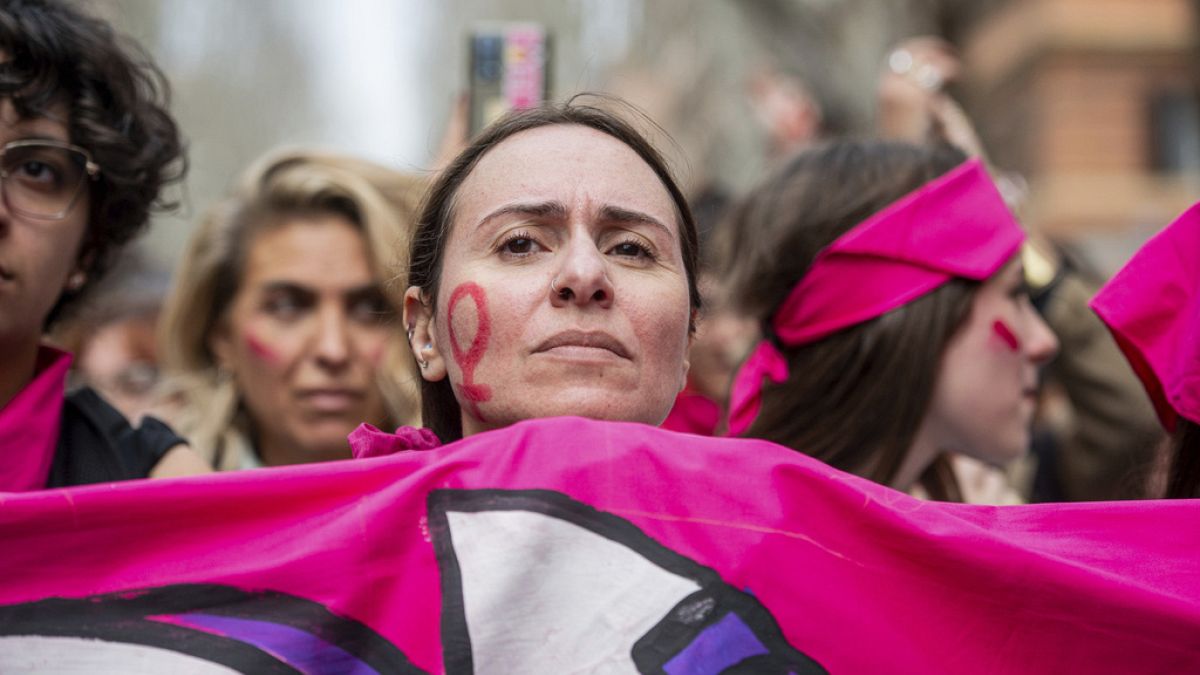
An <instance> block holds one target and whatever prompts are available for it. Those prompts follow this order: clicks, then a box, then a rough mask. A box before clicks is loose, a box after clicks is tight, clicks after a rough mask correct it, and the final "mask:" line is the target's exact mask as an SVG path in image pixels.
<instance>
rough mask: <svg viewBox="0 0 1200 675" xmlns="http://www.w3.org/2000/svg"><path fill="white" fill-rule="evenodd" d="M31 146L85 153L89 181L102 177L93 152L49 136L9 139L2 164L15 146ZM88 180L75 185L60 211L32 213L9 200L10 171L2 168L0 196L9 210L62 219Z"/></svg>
mask: <svg viewBox="0 0 1200 675" xmlns="http://www.w3.org/2000/svg"><path fill="white" fill-rule="evenodd" d="M30 146H42V147H52V148H61V149H63V150H70V151H72V152H78V153H79V154H81V155H83V159H84V164H83V168H84V171H85V173H86V175H87V179H88V181H95V180H96V179H97V178H99V177H100V165H99V164H97V163H96V162H95V160H93V159H92V153H90V152H88V151H87V150H86V149H84V148H81V147H79V146H78V145H74V144H72V143H66V142H64V141H56V140H53V139H49V138H37V139H34V138H27V139H23V140H19V141H9V142H8V143H5V144H4V145H3V146H0V166H3V160H4V155H6V154H7V153H8V151H9V150H11V149H13V148H28V147H30ZM88 181H82V180H81V181H79V184H78V185H76V186H75V194H73V195H71V199H70V201H68V202H67V205H66V206H65V207H63V210H61V211H59V212H58V213H55V214H51V215H46V214H43V213H30V212H29V211H26V210H24V209H19V208H17V207H15V206H13V205H12V204H11V203H10V202H9V199H8V173H7V172H6V171H4V170H3V169H2V168H0V197H3V199H4V206H5V207H6V208H8V210H10V211H12V212H14V213H19V214H20V215H22V216H24V217H26V218H33V219H35V220H62V219H64V218H66V217H67V215H68V214H70V213H71V210H72V209H74V208H75V203H76V202H78V201H79V195H80V193H82V192H83V186H84V183H86V182H88Z"/></svg>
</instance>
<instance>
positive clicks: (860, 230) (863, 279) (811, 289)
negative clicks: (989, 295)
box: [729, 159, 1025, 435]
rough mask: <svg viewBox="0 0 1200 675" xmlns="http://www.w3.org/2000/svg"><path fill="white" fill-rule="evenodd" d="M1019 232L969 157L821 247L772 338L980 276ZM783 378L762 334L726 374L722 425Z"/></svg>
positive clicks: (824, 328) (877, 310) (752, 410)
mask: <svg viewBox="0 0 1200 675" xmlns="http://www.w3.org/2000/svg"><path fill="white" fill-rule="evenodd" d="M1024 240H1025V233H1024V232H1023V231H1022V230H1021V226H1020V225H1019V224H1018V223H1017V221H1016V219H1014V218H1013V215H1012V213H1011V212H1010V211H1009V210H1008V207H1007V206H1006V205H1005V203H1004V199H1003V198H1002V197H1001V196H1000V192H999V191H998V190H997V189H996V186H995V184H994V183H993V182H992V180H991V178H990V177H989V176H988V173H987V169H986V168H984V166H983V163H982V162H981V161H979V160H978V159H973V160H969V161H967V162H965V163H963V164H962V165H961V166H959V167H957V168H955V169H954V170H953V171H950V172H949V173H947V174H945V175H944V176H941V177H940V178H937V179H936V180H933V181H931V182H929V183H927V184H926V185H925V186H923V187H921V188H920V189H918V190H916V191H914V192H912V193H910V194H908V195H907V196H905V197H903V198H901V199H900V200H898V201H897V202H895V203H894V204H891V205H889V206H888V207H887V208H885V209H883V210H882V211H880V212H878V213H876V214H875V215H873V216H871V217H870V218H868V219H867V220H865V221H863V222H862V223H860V224H858V225H856V226H855V227H853V228H852V229H851V230H849V231H848V232H846V233H845V234H843V235H842V236H841V237H838V239H837V240H835V241H834V242H833V243H831V244H830V245H829V246H827V247H825V249H823V250H822V251H821V252H820V253H819V254H817V257H816V259H814V260H813V263H812V266H811V267H810V268H809V270H808V272H807V273H806V274H805V275H804V277H803V278H801V279H800V282H799V283H797V284H796V286H795V287H794V288H792V291H791V292H790V293H789V294H788V297H787V299H786V300H784V302H783V305H781V306H780V308H779V311H778V312H776V313H775V315H774V316H773V317H772V318H771V327H772V329H773V331H774V333H775V336H776V338H778V340H779V342H781V343H782V344H784V345H787V346H790V347H796V346H800V345H804V344H808V343H810V342H815V341H817V340H820V339H821V338H824V337H826V336H829V335H832V334H833V333H836V332H838V331H840V330H842V329H844V328H848V327H850V326H853V325H855V324H859V323H862V322H863V321H867V320H870V319H874V318H875V317H878V316H882V315H883V314H886V313H887V312H889V311H891V310H893V309H895V308H897V307H900V306H902V305H905V304H907V303H909V302H912V301H913V300H915V299H917V298H919V297H921V296H922V295H925V294H926V293H928V292H930V291H932V290H934V289H935V288H937V287H939V286H941V285H942V284H944V283H946V282H947V281H950V280H951V279H953V278H956V277H958V278H964V279H974V280H976V281H983V280H985V279H987V278H988V277H990V276H992V275H993V274H995V273H996V272H997V271H998V270H999V269H1000V268H1001V267H1002V266H1003V265H1004V264H1005V263H1006V262H1008V261H1009V260H1010V259H1012V257H1013V256H1014V255H1016V254H1017V251H1018V249H1019V248H1020V246H1021V242H1023V241H1024ZM766 377H770V378H771V380H772V381H774V382H776V383H779V382H783V381H785V380H787V377H788V372H787V362H786V360H785V359H784V358H783V355H782V354H781V353H780V352H779V350H778V349H777V348H775V346H774V345H773V344H771V342H770V341H768V340H764V341H762V342H760V343H759V345H758V347H757V348H756V349H755V350H754V352H752V353H751V356H750V358H749V359H747V360H746V362H745V363H744V364H743V365H742V368H741V370H740V371H739V372H738V374H737V375H736V376H735V377H734V383H733V389H732V392H731V394H730V415H729V432H730V434H734V435H736V434H740V433H742V432H744V431H745V430H746V429H747V428H749V427H750V424H751V423H753V421H754V418H755V417H757V416H758V410H759V407H760V404H761V392H762V385H763V379H764V378H766Z"/></svg>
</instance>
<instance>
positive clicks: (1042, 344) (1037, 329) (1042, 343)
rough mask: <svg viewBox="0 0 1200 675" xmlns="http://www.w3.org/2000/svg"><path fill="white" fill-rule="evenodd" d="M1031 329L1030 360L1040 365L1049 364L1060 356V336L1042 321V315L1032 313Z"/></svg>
mask: <svg viewBox="0 0 1200 675" xmlns="http://www.w3.org/2000/svg"><path fill="white" fill-rule="evenodd" d="M1031 313H1032V320H1031V321H1030V324H1029V327H1030V331H1029V339H1028V341H1027V343H1026V344H1027V349H1026V351H1027V353H1028V354H1029V359H1030V360H1031V361H1033V362H1034V363H1036V364H1038V365H1044V364H1046V363H1049V362H1050V361H1051V360H1052V359H1053V358H1054V357H1055V355H1057V354H1058V336H1056V335H1055V334H1054V331H1053V330H1051V329H1050V326H1049V325H1047V324H1046V321H1045V320H1044V319H1042V315H1041V314H1038V313H1037V312H1036V311H1032V312H1031Z"/></svg>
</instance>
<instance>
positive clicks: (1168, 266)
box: [1091, 204, 1200, 431]
mask: <svg viewBox="0 0 1200 675" xmlns="http://www.w3.org/2000/svg"><path fill="white" fill-rule="evenodd" d="M1091 306H1092V309H1093V310H1094V311H1095V312H1096V314H1098V315H1099V316H1100V319H1101V320H1102V321H1104V323H1106V324H1108V328H1109V330H1110V331H1112V334H1113V336H1114V337H1115V338H1116V340H1117V344H1118V345H1120V347H1121V351H1123V352H1124V353H1125V358H1127V359H1129V363H1130V364H1131V365H1133V369H1134V371H1135V372H1136V373H1137V375H1138V377H1139V378H1141V380H1142V384H1143V385H1144V386H1145V387H1146V391H1147V393H1149V394H1150V398H1151V400H1153V401H1154V408H1155V410H1157V411H1158V418H1159V419H1160V420H1161V421H1162V423H1163V426H1164V427H1166V429H1167V431H1174V430H1175V423H1176V421H1177V419H1178V416H1179V415H1183V416H1184V417H1186V418H1187V419H1189V420H1191V421H1193V422H1196V423H1200V204H1197V205H1195V206H1192V208H1190V209H1188V210H1187V211H1185V212H1184V213H1183V215H1181V216H1179V218H1177V219H1176V220H1175V222H1173V223H1171V224H1170V225H1168V226H1167V227H1166V228H1165V229H1164V230H1163V231H1162V232H1159V233H1158V234H1157V235H1155V236H1154V237H1152V238H1151V239H1150V241H1147V242H1146V244H1145V245H1144V246H1142V248H1141V249H1140V250H1139V251H1138V252H1137V253H1136V254H1134V256H1133V258H1132V259H1131V260H1130V261H1129V262H1128V263H1126V264H1125V267H1123V268H1121V271H1120V272H1117V274H1116V276H1114V277H1113V278H1112V279H1111V280H1109V282H1108V283H1107V284H1105V286H1104V288H1101V289H1100V292H1099V293H1097V294H1096V297H1094V298H1092V302H1091Z"/></svg>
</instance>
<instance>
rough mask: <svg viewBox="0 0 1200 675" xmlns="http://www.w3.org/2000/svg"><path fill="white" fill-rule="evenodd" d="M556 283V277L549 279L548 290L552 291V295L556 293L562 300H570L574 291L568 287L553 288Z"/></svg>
mask: <svg viewBox="0 0 1200 675" xmlns="http://www.w3.org/2000/svg"><path fill="white" fill-rule="evenodd" d="M557 283H558V277H555V278H553V279H551V280H550V292H551V293H553V294H554V295H557V296H558V297H559V298H562V299H563V300H570V299H571V297H572V296H573V295H575V293H574V291H572V290H571V289H570V288H555V285H556V284H557Z"/></svg>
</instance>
